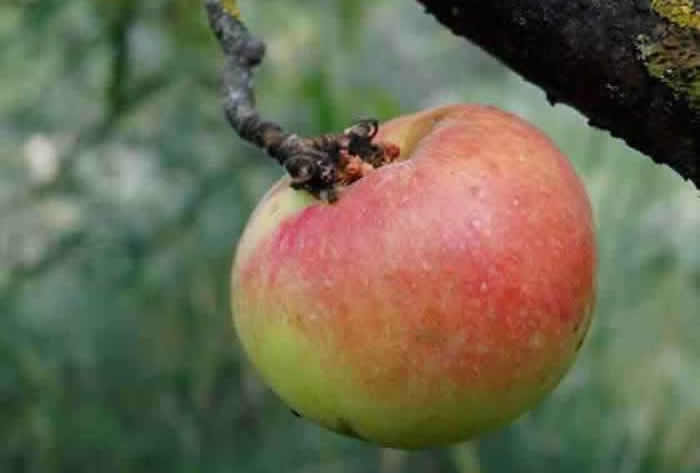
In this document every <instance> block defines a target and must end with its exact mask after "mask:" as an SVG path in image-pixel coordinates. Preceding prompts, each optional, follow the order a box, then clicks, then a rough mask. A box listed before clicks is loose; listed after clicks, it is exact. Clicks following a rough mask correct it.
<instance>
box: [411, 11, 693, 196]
mask: <svg viewBox="0 0 700 473" xmlns="http://www.w3.org/2000/svg"><path fill="white" fill-rule="evenodd" d="M418 1H419V2H420V3H422V4H423V5H424V6H425V7H426V9H427V10H428V11H429V12H430V13H432V14H433V15H435V17H436V18H437V19H438V20H439V21H440V22H441V23H442V24H444V25H445V26H447V27H448V28H450V29H451V30H452V31H453V32H454V33H455V34H457V35H459V36H462V37H464V38H467V39H469V40H471V41H473V42H474V43H476V44H477V45H479V46H480V47H482V48H483V49H485V50H486V51H488V52H489V53H491V54H492V55H494V56H496V57H497V58H499V59H500V60H501V61H503V62H504V63H505V64H506V65H507V66H509V67H510V68H512V69H513V70H515V71H517V72H518V73H520V74H521V75H522V76H523V77H525V78H526V79H527V80H529V81H531V82H533V83H535V84H537V85H538V86H540V87H541V88H542V89H544V90H545V92H546V93H547V97H548V98H549V100H550V102H551V103H555V102H563V103H566V104H569V105H571V106H573V107H574V108H576V109H578V110H579V111H581V112H582V113H583V114H584V115H585V116H587V117H588V118H589V122H590V124H591V125H594V126H597V127H599V128H602V129H605V130H608V131H610V132H611V133H612V135H613V136H616V137H619V138H622V139H624V140H625V141H626V142H627V144H628V145H630V146H631V147H633V148H636V149H637V150H639V151H641V152H642V153H644V154H647V155H649V156H650V157H651V158H652V159H654V161H656V162H657V163H660V164H661V163H663V164H667V165H669V166H671V167H672V168H673V169H675V170H676V171H677V172H678V173H679V174H680V175H681V176H683V177H685V178H686V179H689V180H691V181H693V182H694V183H695V185H696V187H700V11H699V8H700V2H698V1H695V2H694V1H693V0H668V1H663V0H652V1H651V2H650V1H649V0H491V1H486V2H477V1H472V0H418Z"/></svg>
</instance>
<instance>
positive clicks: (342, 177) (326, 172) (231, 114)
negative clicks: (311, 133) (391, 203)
mask: <svg viewBox="0 0 700 473" xmlns="http://www.w3.org/2000/svg"><path fill="white" fill-rule="evenodd" d="M229 3H230V2H229ZM204 5H205V8H206V11H207V15H208V17H209V24H210V25H211V29H212V31H213V32H214V34H215V35H216V38H217V39H218V40H219V43H220V45H221V48H222V50H223V52H224V55H225V56H226V64H225V68H224V78H223V79H224V80H223V82H224V111H225V113H226V118H228V121H229V123H230V124H231V126H232V127H233V129H234V130H235V131H236V133H238V135H239V136H240V137H241V138H242V139H244V140H246V141H248V142H250V143H252V144H253V145H255V146H257V147H259V148H262V149H263V150H264V151H265V152H266V153H267V154H268V155H269V156H271V157H272V158H274V159H276V160H277V161H278V162H279V163H280V164H281V165H282V166H284V168H285V169H286V170H287V172H288V173H289V175H290V176H291V178H292V187H294V188H296V189H304V190H307V191H309V192H311V193H312V194H314V195H316V196H317V197H321V198H323V199H324V200H328V201H333V200H335V198H336V191H337V189H338V187H339V186H340V185H345V184H349V183H350V182H352V181H354V180H356V179H358V178H359V177H362V174H363V173H364V172H367V170H368V168H374V167H377V166H381V165H383V164H385V163H386V162H389V161H390V160H393V159H395V158H396V157H397V155H398V150H396V149H395V148H394V147H386V148H385V146H383V145H381V144H374V143H372V139H373V138H374V136H375V135H376V132H377V122H376V120H363V121H360V122H358V123H356V124H355V125H354V126H352V127H350V128H348V129H347V130H345V131H344V132H343V133H340V134H336V135H326V136H320V137H316V138H302V137H299V136H298V135H296V134H294V133H289V132H285V131H284V130H283V129H282V127H281V126H280V125H278V124H276V123H274V122H270V121H265V120H263V119H262V118H261V117H260V115H259V113H258V111H257V110H256V109H255V95H254V92H253V70H254V69H255V67H256V66H258V65H259V64H260V62H261V61H262V59H263V56H264V55H265V44H264V43H263V42H262V41H260V40H259V39H257V38H255V37H254V36H253V35H252V34H251V33H250V32H249V31H248V29H247V28H246V26H245V25H244V24H243V22H242V21H241V20H240V19H239V16H238V11H237V9H235V11H233V10H234V9H233V7H232V6H228V7H227V3H226V2H225V1H224V0H205V1H204ZM233 5H234V6H235V2H233ZM358 160H360V161H361V162H362V164H360V165H358V162H357V161H358Z"/></svg>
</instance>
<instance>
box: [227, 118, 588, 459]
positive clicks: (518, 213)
mask: <svg viewBox="0 0 700 473" xmlns="http://www.w3.org/2000/svg"><path fill="white" fill-rule="evenodd" d="M376 140H378V141H380V142H388V143H393V144H395V145H398V147H399V148H400V150H401V155H400V158H399V159H398V160H397V161H395V162H393V163H391V164H388V165H385V166H383V167H381V168H378V169H376V170H374V171H372V172H370V173H369V174H367V175H366V176H364V177H363V178H362V179H360V180H359V181H357V182H355V183H353V184H352V185H350V186H348V187H347V188H345V189H343V190H342V191H341V193H340V196H339V199H338V201H337V202H335V203H333V204H328V203H325V202H322V201H320V200H317V199H315V198H314V197H312V196H311V195H309V194H308V193H306V192H302V191H295V190H293V189H291V188H290V187H289V184H288V180H287V179H282V180H281V181H279V182H278V183H277V184H276V185H275V186H274V187H273V188H272V189H271V190H270V191H269V192H268V193H267V194H266V195H265V197H264V198H263V199H262V201H261V202H260V204H259V205H258V207H257V209H256V210H255V212H254V214H253V215H252V217H251V218H250V221H249V222H248V224H247V227H246V229H245V231H244V234H243V236H242V238H241V240H240V242H239V245H238V249H237V252H236V257H235V262H234V267H233V277H232V300H233V302H232V303H233V313H234V323H235V328H236V331H237V333H238V337H239V339H240V341H241V343H242V346H243V348H244V350H245V352H246V353H247V355H248V357H249V358H250V360H251V362H252V364H253V365H254V366H255V367H256V368H257V370H258V371H259V373H260V375H261V377H262V379H263V380H264V381H265V382H266V383H267V384H268V385H269V386H270V387H271V388H272V389H273V390H274V391H275V392H276V393H277V394H278V395H279V396H280V397H281V398H282V399H283V400H284V401H285V402H286V403H287V404H288V405H289V406H290V407H292V408H293V409H294V410H295V411H297V412H299V413H300V414H301V415H303V416H304V417H306V418H308V419H312V420H314V421H316V422H318V423H319V424H321V425H323V426H325V427H327V428H329V429H332V430H335V431H338V432H342V433H345V434H349V435H354V436H357V437H360V438H363V439H366V440H369V441H373V442H376V443H378V444H381V445H385V446H391V447H402V448H420V447H426V446H433V445H441V444H447V443H451V442H456V441H460V440H464V439H468V438H470V437H473V436H475V435H477V434H480V433H482V432H485V431H488V430H490V429H493V428H496V427H498V426H502V425H504V424H506V423H508V422H510V421H512V420H513V419H515V418H517V417H518V416H519V415H520V414H522V413H523V412H525V411H526V410H528V409H529V408H531V407H533V406H534V405H535V404H536V403H537V402H538V401H540V400H541V399H542V398H543V397H544V396H545V395H547V394H548V393H549V392H550V391H552V389H553V388H554V387H555V386H556V385H557V384H558V383H559V381H560V380H561V379H562V377H563V376H564V374H565V373H566V372H567V370H568V369H569V367H570V366H571V365H572V362H573V360H574V358H575V356H576V353H577V351H578V349H579V348H580V346H581V343H582V341H583V338H584V336H585V334H586V332H587V329H588V327H589V324H590V321H591V315H592V307H593V303H594V295H595V287H594V286H595V272H596V247H595V233H594V223H593V219H592V212H591V206H590V203H589V199H588V197H587V195H586V192H585V189H584V186H583V185H582V182H581V180H580V179H579V178H578V177H577V175H576V173H575V171H574V169H573V168H572V166H571V164H570V163H569V161H568V159H567V158H566V156H564V155H563V154H562V153H561V152H560V151H559V150H558V149H557V148H556V146H555V145H554V144H553V143H552V142H551V141H550V140H549V139H548V138H547V137H546V136H545V135H544V134H543V133H542V132H540V131H539V130H537V129H536V128H535V127H533V126H532V125H530V124H528V123H527V122H525V121H523V120H522V119H520V118H517V117H516V116H514V115H511V114H509V113H506V112H503V111H501V110H498V109H496V108H493V107H486V106H480V105H453V106H446V107H441V108H436V109H432V110H427V111H423V112H420V113H417V114H414V115H409V116H404V117H400V118H398V119H395V120H392V121H390V122H388V123H385V124H383V125H382V126H381V127H380V131H379V134H378V136H377V138H376Z"/></svg>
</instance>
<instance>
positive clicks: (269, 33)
mask: <svg viewBox="0 0 700 473" xmlns="http://www.w3.org/2000/svg"><path fill="white" fill-rule="evenodd" d="M240 4H241V5H240V6H241V9H242V11H243V14H244V16H245V18H246V20H247V21H248V22H249V24H250V26H251V28H252V29H253V30H254V31H256V32H258V33H260V34H261V35H262V36H263V37H264V38H265V39H266V40H267V42H268V45H269V55H268V58H267V61H266V63H265V65H264V67H263V69H262V70H261V72H260V74H259V76H258V82H257V84H258V92H259V98H260V100H259V101H260V106H261V108H262V110H264V112H265V114H266V115H267V116H270V117H274V118H275V119H276V120H278V121H280V122H281V123H284V124H285V125H286V126H288V127H289V128H291V129H295V130H298V131H300V132H303V133H308V134H317V133H319V132H327V131H333V130H339V129H342V128H344V127H345V126H346V125H347V124H348V123H349V122H350V121H352V120H353V119H355V118H358V117H365V116H376V117H378V118H381V119H386V118H389V117H392V116H394V115H396V114H399V113H403V112H411V111H414V110H416V109H419V108H423V107H427V106H432V105H436V104H442V103H448V102H456V101H477V102H486V103H492V104H496V105H500V106H502V107H504V108H506V109H509V110H512V111H514V112H516V113H518V114H520V115H521V116H524V117H526V118H528V119H529V120H531V121H533V122H535V123H537V124H538V125H539V126H540V127H541V128H543V129H544V130H545V131H546V132H547V133H549V134H551V135H552V136H553V138H554V139H555V141H556V142H557V143H558V144H559V145H560V146H561V147H562V148H563V149H564V151H565V152H567V153H568V154H569V155H570V156H571V158H572V160H573V161H574V164H575V166H576V167H577V169H578V170H579V171H580V173H581V174H582V175H583V177H584V179H585V182H586V185H587V187H588V190H589V191H590V193H591V196H592V200H593V203H594V206H595V211H596V219H597V222H598V226H599V229H600V264H601V271H600V277H599V287H600V289H599V301H598V309H597V320H596V322H595V324H594V326H593V328H592V333H591V336H590V337H589V339H588V341H587V343H586V345H585V348H584V350H583V351H582V353H581V356H580V359H579V360H578V362H577V364H576V365H575V368H574V369H573V371H572V372H571V373H570V374H569V375H568V376H567V378H566V379H565V381H564V382H563V383H562V384H561V386H560V387H559V388H558V389H557V390H556V391H555V392H554V393H553V395H552V396H550V397H549V398H548V399H547V400H546V401H544V402H543V403H542V404H541V405H540V406H539V407H538V408H537V409H535V410H534V411H533V412H531V413H528V414H527V415H525V416H523V417H522V418H521V419H520V420H519V421H518V422H516V423H514V424H513V425H511V426H509V427H507V428H505V429H503V430H500V431H498V432H495V433H493V434H491V435H488V436H485V437H483V438H480V439H478V440H475V441H472V442H469V443H465V444H463V445H457V446H454V447H452V448H443V449H435V450H428V451H421V452H414V453H405V452H399V451H393V450H382V449H378V448H374V447H372V446H369V445H366V444H364V443H362V442H359V441H355V440H351V439H345V438H343V437H340V436H337V435H335V434H332V433H328V432H325V431H322V430H320V429H318V428H316V427H315V426H313V425H310V424H308V423H306V422H304V421H302V420H298V419H297V418H295V417H294V416H292V415H290V414H289V412H288V411H287V409H286V408H285V407H284V406H283V405H282V404H281V403H280V402H279V401H278V400H277V399H276V398H275V397H274V395H273V394H271V393H270V392H269V391H268V390H266V389H265V388H264V387H263V386H262V385H261V384H260V382H259V380H258V379H257V378H256V376H255V374H254V373H253V372H252V371H251V368H250V366H248V365H247V363H246V362H245V360H244V358H243V356H242V354H241V352H240V349H239V346H238V345H237V342H236V340H235V337H234V335H233V332H232V330H231V324H230V316H229V310H228V305H229V302H228V299H229V295H228V291H227V285H228V271H229V264H230V259H231V255H232V248H233V245H234V244H235V241H236V239H237V237H238V235H239V233H240V231H241V228H242V226H243V225H244V223H245V220H246V218H247V216H248V215H249V213H250V211H251V209H252V207H253V205H254V203H255V202H256V200H257V199H258V198H259V197H260V196H261V195H262V193H263V192H264V191H265V189H266V188H267V187H268V186H269V185H270V184H271V183H272V182H273V181H274V180H275V179H276V177H277V176H279V174H280V171H279V169H277V168H276V167H275V166H274V165H273V164H272V163H271V162H269V161H268V160H267V159H266V158H264V157H263V156H261V154H260V153H259V152H257V151H255V150H252V149H250V148H248V147H247V146H245V145H242V144H241V143H240V142H239V141H238V140H237V139H236V138H235V137H234V136H233V134H232V132H231V131H230V130H229V128H228V127H227V124H226V123H225V120H224V119H223V116H222V114H221V109H220V105H219V102H218V73H219V70H220V69H219V68H220V60H221V56H220V54H219V51H218V49H217V46H216V45H215V44H214V41H213V40H212V37H211V35H210V32H209V30H208V29H207V27H206V23H205V20H204V16H203V14H202V11H201V8H200V5H199V3H198V2H197V1H196V0H150V1H148V2H137V1H136V0H99V1H98V0H0V44H1V45H2V48H0V71H2V72H1V73H0V471H2V472H18V473H19V472H42V473H44V472H45V473H52V472H70V473H80V472H86V473H88V472H89V473H94V472H104V473H108V472H131V473H141V472H143V473H152V472H168V473H179V472H182V473H191V472H207V473H218V472H245V473H267V472H269V473H278V472H285V473H287V472H289V473H292V472H299V473H302V472H303V473H313V472H324V473H351V472H358V473H366V472H381V473H396V472H416V473H418V472H421V473H430V472H436V473H437V472H441V473H446V472H454V473H475V472H542V471H546V472H558V471H561V472H566V471H574V472H622V473H636V472H673V473H693V472H700V442H698V438H700V314H698V307H700V239H699V238H698V235H699V234H700V201H699V200H698V193H697V191H696V190H694V189H693V188H692V187H691V186H690V185H689V184H687V183H684V182H682V181H681V180H680V179H679V178H678V177H677V176H675V175H674V174H673V173H672V172H670V171H669V170H668V169H665V168H660V167H657V166H654V165H653V164H652V163H651V161H650V160H648V159H646V158H644V157H642V156H640V155H638V154H636V153H634V152H632V151H630V150H629V149H627V148H626V147H625V146H624V145H623V143H621V142H619V141H617V140H613V139H611V138H610V137H609V136H608V135H607V134H604V133H600V132H598V131H596V130H593V129H591V128H589V127H588V126H587V125H586V123H585V120H584V119H583V118H582V117H581V116H580V115H578V114H577V113H575V112H573V111H572V110H570V109H568V108H566V107H563V106H557V107H554V108H552V107H550V106H549V104H548V103H547V102H546V100H545V97H544V95H543V94H542V93H541V92H540V91H539V90H538V89H536V88H534V87H532V86H530V85H527V84H525V83H523V82H522V80H520V79H519V78H518V77H516V76H515V75H513V74H512V73H510V72H508V71H507V70H506V69H504V68H503V67H501V66H500V65H499V64H497V63H496V62H494V61H493V60H492V59H490V58H488V57H487V56H486V55H484V54H483V53H482V52H481V51H479V50H477V49H476V48H474V47H472V46H470V45H467V44H465V43H464V42H463V41H462V40H460V39H458V38H455V37H452V36H451V35H450V34H449V33H448V32H447V31H445V30H444V29H443V28H442V27H440V26H439V25H438V24H437V23H436V22H435V21H434V20H433V19H432V18H430V17H428V16H426V15H425V14H424V13H423V12H422V11H421V9H420V8H419V7H418V5H417V4H415V3H414V2H406V1H400V0H375V1H372V2H358V1H355V0H307V1H304V2H302V1H299V0H297V1H292V0H265V1H262V0H258V1H254V0H248V1H241V2H240Z"/></svg>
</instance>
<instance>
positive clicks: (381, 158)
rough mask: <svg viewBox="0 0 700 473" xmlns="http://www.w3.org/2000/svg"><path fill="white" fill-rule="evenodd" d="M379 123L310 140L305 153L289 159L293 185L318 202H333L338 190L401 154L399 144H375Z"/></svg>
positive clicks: (371, 121) (362, 123)
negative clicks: (306, 192)
mask: <svg viewBox="0 0 700 473" xmlns="http://www.w3.org/2000/svg"><path fill="white" fill-rule="evenodd" d="M378 131H379V124H378V122H377V120H374V119H368V120H361V121H359V122H356V123H355V124H354V125H352V126H351V127H349V128H347V129H346V130H345V131H344V132H343V133H341V134H335V135H323V136H320V137H317V138H310V139H308V141H307V143H306V145H307V146H306V147H307V148H308V149H307V151H308V152H306V153H302V154H298V155H296V156H292V157H291V158H289V159H287V161H286V162H285V167H286V169H287V172H288V173H289V175H290V176H291V178H292V181H291V186H292V188H294V189H297V190H306V191H308V192H309V193H311V194H312V195H313V196H314V197H316V198H317V199H320V200H323V201H326V202H328V203H333V202H335V201H336V200H338V194H339V191H340V190H342V188H344V187H347V186H349V185H351V184H352V183H354V182H356V181H358V180H359V179H361V178H362V177H364V176H366V175H367V174H369V173H370V172H372V171H373V170H375V169H377V168H379V167H382V166H384V165H386V164H389V163H391V162H394V161H395V160H397V159H398V158H399V156H400V155H401V149H400V148H399V146H398V145H396V144H393V143H388V142H374V138H375V136H376V135H377V132H378Z"/></svg>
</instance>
